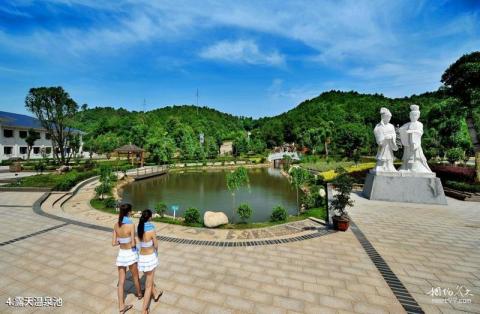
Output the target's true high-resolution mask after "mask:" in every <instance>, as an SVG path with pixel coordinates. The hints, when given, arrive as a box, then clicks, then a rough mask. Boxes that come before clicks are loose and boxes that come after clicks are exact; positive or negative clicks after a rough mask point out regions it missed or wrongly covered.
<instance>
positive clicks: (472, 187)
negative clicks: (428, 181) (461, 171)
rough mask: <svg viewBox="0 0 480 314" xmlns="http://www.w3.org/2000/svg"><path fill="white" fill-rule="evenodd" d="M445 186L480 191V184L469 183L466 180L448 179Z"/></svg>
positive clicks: (474, 191)
mask: <svg viewBox="0 0 480 314" xmlns="http://www.w3.org/2000/svg"><path fill="white" fill-rule="evenodd" d="M445 186H446V187H449V188H452V189H455V190H459V191H465V192H471V193H480V184H469V183H465V182H456V181H447V182H445Z"/></svg>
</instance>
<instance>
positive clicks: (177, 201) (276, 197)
mask: <svg viewBox="0 0 480 314" xmlns="http://www.w3.org/2000/svg"><path fill="white" fill-rule="evenodd" d="M227 171H231V170H208V171H183V172H170V173H169V174H167V175H164V176H160V177H155V178H150V179H146V180H141V181H136V182H133V183H132V184H129V185H126V186H125V187H124V188H123V189H122V190H121V191H120V193H121V195H122V201H123V202H129V203H131V204H132V205H133V207H134V208H135V209H136V210H140V209H145V208H150V209H154V208H155V204H156V203H157V202H159V201H163V202H165V203H166V204H167V206H168V211H167V213H168V214H169V215H173V212H172V210H171V206H172V205H178V206H179V211H177V216H178V215H182V214H183V212H184V210H185V209H187V208H188V207H196V208H198V209H199V210H200V212H201V216H202V217H203V213H204V212H205V211H207V210H210V211H223V212H224V213H225V214H227V216H228V218H229V220H230V221H232V216H233V210H232V208H233V201H232V194H231V193H230V191H229V190H228V189H227V186H226V179H225V176H226V174H227ZM248 176H249V179H250V187H244V188H241V189H240V190H239V191H237V193H236V194H235V204H236V206H237V207H238V205H239V204H241V203H247V204H249V205H250V207H251V208H252V209H253V215H252V217H251V218H250V219H249V221H250V222H263V221H268V220H269V219H270V215H271V213H272V209H273V207H275V206H277V205H281V206H283V207H284V208H286V209H287V211H288V213H289V214H292V215H293V214H296V212H297V210H296V204H297V203H296V193H295V189H294V188H293V187H291V186H290V183H289V182H288V179H287V178H285V177H284V176H282V175H281V173H280V171H279V170H278V169H273V168H256V169H248ZM239 220H240V219H239V217H238V215H236V218H235V220H234V221H235V222H238V221H239Z"/></svg>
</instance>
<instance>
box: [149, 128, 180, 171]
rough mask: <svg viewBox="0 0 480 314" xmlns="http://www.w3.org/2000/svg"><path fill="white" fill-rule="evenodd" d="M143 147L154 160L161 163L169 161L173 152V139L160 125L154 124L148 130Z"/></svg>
mask: <svg viewBox="0 0 480 314" xmlns="http://www.w3.org/2000/svg"><path fill="white" fill-rule="evenodd" d="M145 148H146V149H147V151H148V152H149V153H150V156H151V158H152V159H153V160H154V161H155V162H157V163H162V164H166V163H169V162H170V161H171V160H172V158H173V155H174V153H175V143H174V141H173V139H171V138H170V137H169V136H168V133H167V132H166V131H165V130H164V129H163V128H162V127H161V126H156V127H153V128H151V129H150V130H149V132H148V134H147V138H146V144H145Z"/></svg>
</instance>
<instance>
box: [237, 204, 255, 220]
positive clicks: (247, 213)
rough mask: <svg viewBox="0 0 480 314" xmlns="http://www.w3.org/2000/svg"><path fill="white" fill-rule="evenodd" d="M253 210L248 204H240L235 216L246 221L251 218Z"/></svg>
mask: <svg viewBox="0 0 480 314" xmlns="http://www.w3.org/2000/svg"><path fill="white" fill-rule="evenodd" d="M252 213H253V210H252V208H251V207H250V206H249V205H248V204H240V206H238V208H237V214H238V215H239V216H240V218H242V220H244V221H245V220H247V219H248V218H250V217H251V216H252Z"/></svg>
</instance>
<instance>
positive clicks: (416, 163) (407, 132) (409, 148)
mask: <svg viewBox="0 0 480 314" xmlns="http://www.w3.org/2000/svg"><path fill="white" fill-rule="evenodd" d="M418 118H420V110H419V107H418V106H417V105H411V106H410V122H408V123H405V124H404V125H403V126H402V127H401V128H400V140H401V141H402V145H403V146H404V150H403V158H402V166H401V167H400V171H409V172H420V173H432V170H430V167H429V166H428V163H427V158H425V155H424V154H423V150H422V135H423V124H422V123H421V122H419V121H418Z"/></svg>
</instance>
